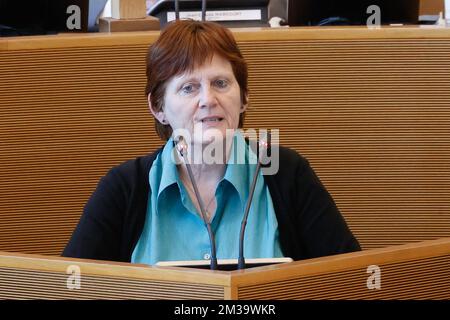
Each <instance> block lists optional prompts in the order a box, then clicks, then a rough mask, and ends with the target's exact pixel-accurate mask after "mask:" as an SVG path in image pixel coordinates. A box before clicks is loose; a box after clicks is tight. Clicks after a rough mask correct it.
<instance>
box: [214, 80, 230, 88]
mask: <svg viewBox="0 0 450 320" xmlns="http://www.w3.org/2000/svg"><path fill="white" fill-rule="evenodd" d="M215 85H216V86H217V87H218V88H226V87H227V86H228V81H227V80H225V79H217V80H216V81H215Z"/></svg>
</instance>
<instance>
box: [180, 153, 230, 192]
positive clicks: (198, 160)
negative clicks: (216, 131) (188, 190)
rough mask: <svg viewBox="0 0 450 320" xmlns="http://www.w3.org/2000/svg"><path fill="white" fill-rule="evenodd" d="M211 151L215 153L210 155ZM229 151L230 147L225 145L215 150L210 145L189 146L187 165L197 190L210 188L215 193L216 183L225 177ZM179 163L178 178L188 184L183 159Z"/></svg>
mask: <svg viewBox="0 0 450 320" xmlns="http://www.w3.org/2000/svg"><path fill="white" fill-rule="evenodd" d="M211 150H215V152H213V154H211V152H210V151H211ZM230 150H231V148H230V146H229V145H226V144H224V145H223V146H222V145H218V146H217V147H216V148H214V146H213V145H211V144H209V145H190V146H189V148H188V152H187V158H188V163H189V164H190V167H191V170H192V174H193V176H194V179H195V181H196V183H197V185H198V186H199V189H203V190H207V189H209V188H211V191H212V192H215V189H216V186H217V183H218V182H219V181H220V180H221V179H222V178H223V176H224V175H225V170H226V166H227V160H228V157H229V153H230ZM179 163H181V164H180V165H178V166H177V168H178V173H179V174H180V178H181V179H182V181H183V182H184V183H186V182H187V181H189V182H190V179H189V175H188V172H187V168H186V165H185V162H184V159H183V160H182V161H180V162H179ZM200 186H201V187H200Z"/></svg>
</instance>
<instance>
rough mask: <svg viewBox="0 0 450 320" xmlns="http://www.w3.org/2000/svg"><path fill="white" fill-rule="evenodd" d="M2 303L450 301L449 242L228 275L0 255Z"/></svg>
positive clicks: (385, 249) (256, 269) (185, 269)
mask: <svg viewBox="0 0 450 320" xmlns="http://www.w3.org/2000/svg"><path fill="white" fill-rule="evenodd" d="M374 266H376V267H377V268H379V269H378V271H379V272H380V273H379V274H378V275H377V276H378V282H375V281H372V280H371V279H369V278H370V277H371V276H372V275H374V273H372V271H371V270H373V269H372V268H373V267H374ZM75 268H77V269H76V270H77V272H79V273H78V274H76V276H79V278H77V280H76V281H78V282H76V281H75V279H76V278H75V273H74V272H73V270H75ZM69 277H72V278H69ZM68 283H69V285H68ZM368 283H369V285H368ZM375 283H377V284H378V285H377V287H378V288H377V287H375V286H372V284H375ZM369 288H370V289H369ZM0 299H233V300H235V299H348V300H355V299H356V300H361V299H367V300H369V299H450V238H447V239H439V240H433V241H425V242H421V243H412V244H407V245H401V246H393V247H389V248H382V249H372V250H367V251H361V252H355V253H350V254H342V255H336V256H329V257H322V258H317V259H311V260H304V261H297V262H292V263H287V264H281V265H274V266H266V267H258V268H252V269H246V270H241V271H232V272H226V271H211V270H200V269H188V268H178V267H149V266H144V265H132V264H128V263H107V262H105V261H93V260H80V259H68V258H54V257H45V256H37V255H28V254H16V253H7V252H0Z"/></svg>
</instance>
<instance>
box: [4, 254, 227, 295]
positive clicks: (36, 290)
mask: <svg viewBox="0 0 450 320" xmlns="http://www.w3.org/2000/svg"><path fill="white" fill-rule="evenodd" d="M73 267H77V268H78V270H79V271H80V273H79V276H80V277H79V280H80V281H79V282H78V284H79V286H78V287H77V286H76V282H75V281H74V279H75V278H73V277H72V276H73V275H74V274H75V273H73V270H74V269H73ZM206 273H207V276H205V270H189V269H186V268H184V269H182V270H176V269H175V270H174V268H152V267H149V266H144V265H134V264H129V263H114V262H107V261H95V260H81V259H70V258H53V257H51V258H45V257H43V256H37V255H28V254H22V255H20V254H15V253H6V252H0V299H83V300H84V299H114V300H117V299H197V300H203V299H208V300H211V299H213V300H214V299H224V298H225V295H226V290H225V287H226V285H227V284H228V283H229V280H228V276H227V275H223V274H214V273H212V272H209V273H208V270H206ZM71 277H72V278H71Z"/></svg>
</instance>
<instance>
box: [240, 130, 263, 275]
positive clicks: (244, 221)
mask: <svg viewBox="0 0 450 320" xmlns="http://www.w3.org/2000/svg"><path fill="white" fill-rule="evenodd" d="M269 147H270V132H267V137H266V139H261V140H260V141H259V145H258V163H257V164H256V169H255V174H254V176H253V181H252V184H251V186H250V193H249V196H248V199H247V204H246V206H245V211H244V216H243V217H242V222H241V232H240V234H239V257H238V269H239V270H241V269H244V268H245V258H244V235H245V227H246V226H247V219H248V214H249V212H250V206H251V204H252V199H253V194H254V192H255V188H256V182H257V180H258V176H259V172H260V171H261V161H260V156H261V153H262V150H268V149H269Z"/></svg>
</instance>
